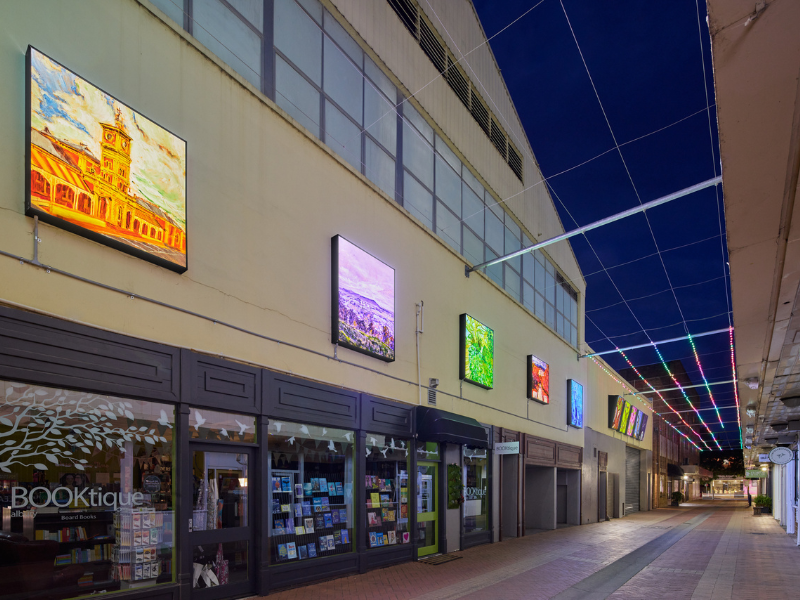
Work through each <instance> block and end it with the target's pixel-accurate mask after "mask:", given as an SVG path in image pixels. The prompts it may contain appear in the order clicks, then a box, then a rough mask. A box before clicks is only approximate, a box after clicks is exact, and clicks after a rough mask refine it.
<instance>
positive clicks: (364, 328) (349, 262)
mask: <svg viewBox="0 0 800 600" xmlns="http://www.w3.org/2000/svg"><path fill="white" fill-rule="evenodd" d="M331 341H332V342H333V343H334V344H339V345H340V346H344V347H346V348H350V349H351V350H355V351H356V352H361V353H362V354H368V355H369V356H374V357H375V358H379V359H380V360H385V361H387V362H391V361H393V360H394V269H393V268H392V267H390V266H389V265H387V264H385V263H383V262H381V261H380V260H378V259H377V258H375V257H374V256H372V255H371V254H369V253H367V252H364V251H363V250H362V249H361V248H359V247H358V246H355V245H354V244H352V243H350V242H348V241H347V240H346V239H344V238H343V237H342V236H340V235H335V236H333V238H331Z"/></svg>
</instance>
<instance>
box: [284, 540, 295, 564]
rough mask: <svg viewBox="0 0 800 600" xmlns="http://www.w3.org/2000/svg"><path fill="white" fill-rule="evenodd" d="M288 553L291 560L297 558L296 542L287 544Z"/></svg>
mask: <svg viewBox="0 0 800 600" xmlns="http://www.w3.org/2000/svg"><path fill="white" fill-rule="evenodd" d="M286 554H287V556H288V558H289V560H292V559H294V558H297V547H296V546H295V543H294V542H289V543H288V544H286Z"/></svg>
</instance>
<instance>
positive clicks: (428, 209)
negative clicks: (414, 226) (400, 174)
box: [403, 173, 433, 229]
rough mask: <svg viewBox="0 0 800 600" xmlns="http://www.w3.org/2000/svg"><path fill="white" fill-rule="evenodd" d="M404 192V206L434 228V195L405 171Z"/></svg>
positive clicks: (429, 226)
mask: <svg viewBox="0 0 800 600" xmlns="http://www.w3.org/2000/svg"><path fill="white" fill-rule="evenodd" d="M403 193H404V197H403V206H405V207H406V209H407V210H408V212H410V213H411V214H412V215H414V216H415V217H417V218H418V219H419V220H420V221H422V222H423V223H424V224H425V225H426V226H427V227H428V228H429V229H433V195H432V194H431V193H430V192H429V191H428V190H426V189H425V188H424V187H422V186H421V185H420V184H419V182H418V181H417V180H416V179H414V178H413V177H411V175H409V174H408V173H404V178H403Z"/></svg>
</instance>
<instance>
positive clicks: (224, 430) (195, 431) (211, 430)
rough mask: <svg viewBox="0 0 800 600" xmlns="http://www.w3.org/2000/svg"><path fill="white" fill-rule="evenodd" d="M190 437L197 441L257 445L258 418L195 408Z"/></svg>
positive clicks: (190, 421) (190, 419)
mask: <svg viewBox="0 0 800 600" xmlns="http://www.w3.org/2000/svg"><path fill="white" fill-rule="evenodd" d="M189 435H190V436H191V438H192V439H196V440H211V441H215V442H244V443H249V444H255V443H256V418H255V417H254V416H252V415H237V414H234V413H223V412H217V411H213V410H206V409H204V408H193V409H191V411H190V413H189Z"/></svg>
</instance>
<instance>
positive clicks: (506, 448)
mask: <svg viewBox="0 0 800 600" xmlns="http://www.w3.org/2000/svg"><path fill="white" fill-rule="evenodd" d="M494 453H495V454H519V442H501V443H498V444H495V445H494Z"/></svg>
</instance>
